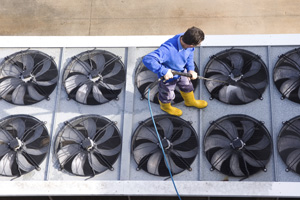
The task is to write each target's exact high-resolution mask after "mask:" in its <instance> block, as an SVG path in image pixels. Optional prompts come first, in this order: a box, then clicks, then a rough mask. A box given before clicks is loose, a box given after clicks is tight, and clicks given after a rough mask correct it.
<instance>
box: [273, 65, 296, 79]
mask: <svg viewBox="0 0 300 200" xmlns="http://www.w3.org/2000/svg"><path fill="white" fill-rule="evenodd" d="M298 74H299V70H298V69H296V68H294V67H290V66H279V67H277V68H276V69H275V70H274V81H275V82H276V81H279V80H281V79H290V78H292V79H293V78H294V79H296V78H298V77H299V75H298Z"/></svg>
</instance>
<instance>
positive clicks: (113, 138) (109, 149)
mask: <svg viewBox="0 0 300 200" xmlns="http://www.w3.org/2000/svg"><path fill="white" fill-rule="evenodd" d="M120 152H121V136H120V132H119V130H118V128H117V127H116V125H115V122H112V121H110V120H109V119H107V118H104V117H101V116H98V115H84V116H79V117H76V118H74V119H72V120H70V121H68V122H65V125H64V127H63V128H62V130H61V131H60V132H59V133H58V136H57V138H56V142H55V154H56V156H57V158H58V161H59V163H60V169H64V170H66V171H67V172H69V173H71V174H74V175H78V176H94V175H96V174H100V173H102V172H104V171H106V170H107V169H110V170H113V169H114V168H113V164H114V163H115V162H116V160H117V159H118V157H119V154H120Z"/></svg>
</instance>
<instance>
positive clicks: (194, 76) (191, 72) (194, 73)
mask: <svg viewBox="0 0 300 200" xmlns="http://www.w3.org/2000/svg"><path fill="white" fill-rule="evenodd" d="M188 73H189V74H191V75H192V77H191V79H192V80H195V79H197V78H198V74H197V72H195V71H193V70H190V71H188Z"/></svg>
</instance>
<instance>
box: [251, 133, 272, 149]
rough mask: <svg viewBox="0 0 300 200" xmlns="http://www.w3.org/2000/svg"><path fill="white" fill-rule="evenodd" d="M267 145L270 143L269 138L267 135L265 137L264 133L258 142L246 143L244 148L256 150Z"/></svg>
mask: <svg viewBox="0 0 300 200" xmlns="http://www.w3.org/2000/svg"><path fill="white" fill-rule="evenodd" d="M269 145H270V140H269V138H268V137H266V136H265V135H264V136H263V137H262V139H261V140H260V141H259V142H257V143H256V144H252V145H246V146H245V148H246V149H247V150H251V151H252V150H254V151H256V150H263V149H265V148H266V147H267V146H269Z"/></svg>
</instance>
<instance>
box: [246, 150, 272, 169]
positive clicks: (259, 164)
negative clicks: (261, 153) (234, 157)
mask: <svg viewBox="0 0 300 200" xmlns="http://www.w3.org/2000/svg"><path fill="white" fill-rule="evenodd" d="M241 156H242V158H243V159H244V161H245V162H247V163H248V164H249V165H251V166H253V167H264V163H265V162H266V161H263V160H257V159H255V158H252V157H250V156H249V155H248V154H246V153H244V152H242V153H241Z"/></svg>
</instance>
